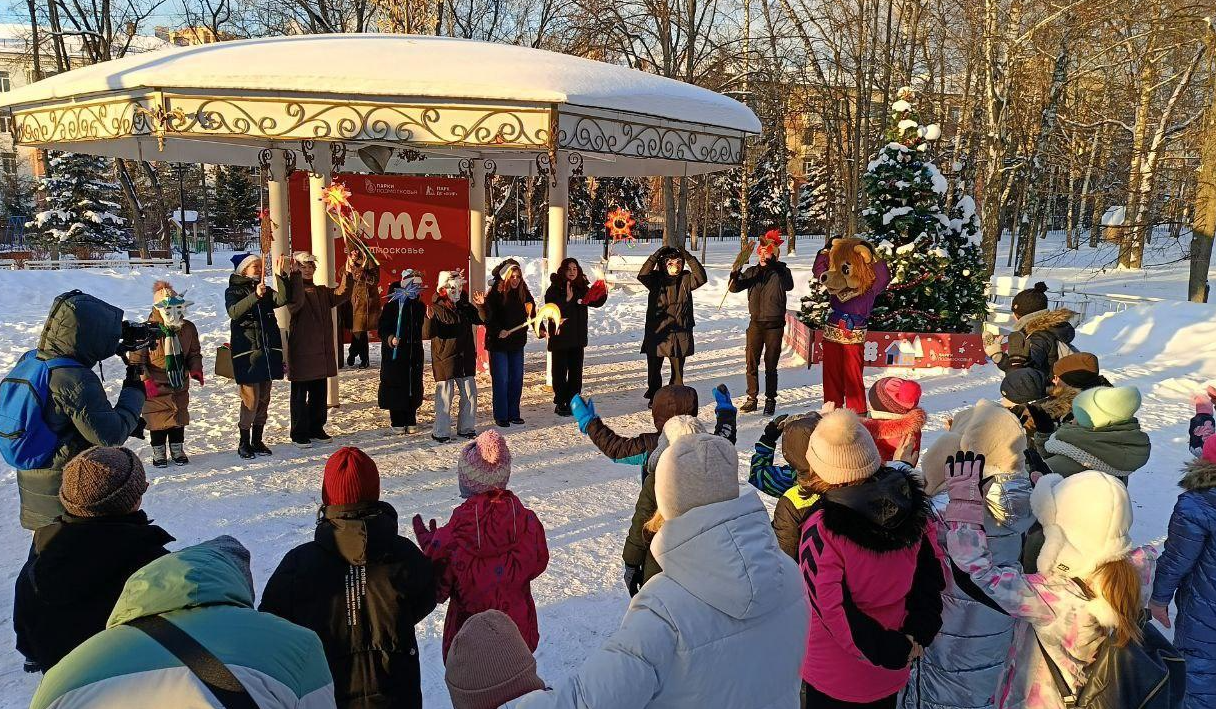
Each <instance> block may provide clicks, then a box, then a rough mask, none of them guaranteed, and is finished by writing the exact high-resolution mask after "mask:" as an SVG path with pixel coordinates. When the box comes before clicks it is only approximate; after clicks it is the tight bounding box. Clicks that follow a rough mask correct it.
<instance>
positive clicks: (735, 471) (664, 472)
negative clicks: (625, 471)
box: [654, 426, 739, 519]
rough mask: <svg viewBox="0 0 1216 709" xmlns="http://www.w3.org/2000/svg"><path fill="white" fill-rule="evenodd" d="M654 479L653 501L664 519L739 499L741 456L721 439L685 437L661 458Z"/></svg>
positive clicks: (718, 437)
mask: <svg viewBox="0 0 1216 709" xmlns="http://www.w3.org/2000/svg"><path fill="white" fill-rule="evenodd" d="M663 428H664V430H666V428H667V427H666V426H664V427H663ZM654 475H655V478H654V498H655V502H656V503H658V507H659V514H661V515H663V519H675V518H676V517H679V516H680V515H682V514H684V513H685V512H687V511H689V510H691V509H693V508H695V507H703V506H705V505H712V504H714V503H715V502H725V501H727V500H733V499H735V498H737V497H738V496H739V455H738V454H737V453H735V447H734V446H733V445H731V443H730V441H728V440H726V439H725V438H722V437H721V436H714V435H711V434H708V433H690V434H688V435H686V436H682V437H681V438H680V439H679V440H677V441H676V442H675V443H672V444H671V446H670V447H669V448H668V449H667V450H666V451H665V452H664V453H663V455H662V456H661V457H660V458H659V465H658V468H657V469H656V470H655V473H654Z"/></svg>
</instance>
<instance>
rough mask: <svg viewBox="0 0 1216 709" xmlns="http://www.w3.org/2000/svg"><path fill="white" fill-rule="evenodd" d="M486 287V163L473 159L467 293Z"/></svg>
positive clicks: (470, 185) (470, 187)
mask: <svg viewBox="0 0 1216 709" xmlns="http://www.w3.org/2000/svg"><path fill="white" fill-rule="evenodd" d="M485 289H486V164H485V161H484V160H481V159H477V160H474V161H473V175H472V177H471V179H470V180H469V293H470V294H472V293H473V291H484V290H485Z"/></svg>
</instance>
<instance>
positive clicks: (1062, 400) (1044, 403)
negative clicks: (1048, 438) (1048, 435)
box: [1035, 383, 1081, 421]
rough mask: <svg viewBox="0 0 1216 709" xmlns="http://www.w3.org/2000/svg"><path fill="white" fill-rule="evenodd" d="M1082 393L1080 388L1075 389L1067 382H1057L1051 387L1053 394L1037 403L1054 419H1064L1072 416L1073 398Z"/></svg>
mask: <svg viewBox="0 0 1216 709" xmlns="http://www.w3.org/2000/svg"><path fill="white" fill-rule="evenodd" d="M1080 393H1081V390H1080V389H1074V388H1073V387H1070V386H1068V385H1067V384H1063V383H1061V384H1056V385H1053V386H1052V387H1051V396H1049V397H1047V398H1046V399H1043V400H1041V401H1037V402H1035V403H1036V404H1037V405H1038V407H1039V408H1040V409H1042V410H1043V413H1045V414H1047V415H1048V416H1050V417H1051V418H1052V420H1054V421H1064V420H1067V419H1069V418H1071V417H1072V400H1073V399H1075V398H1077V394H1080Z"/></svg>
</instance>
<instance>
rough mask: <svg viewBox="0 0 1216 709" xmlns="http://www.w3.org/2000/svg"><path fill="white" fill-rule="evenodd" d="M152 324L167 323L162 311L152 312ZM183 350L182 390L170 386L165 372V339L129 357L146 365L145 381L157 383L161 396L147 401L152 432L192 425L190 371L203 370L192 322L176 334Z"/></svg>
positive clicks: (137, 362)
mask: <svg viewBox="0 0 1216 709" xmlns="http://www.w3.org/2000/svg"><path fill="white" fill-rule="evenodd" d="M148 319H149V320H151V321H152V322H157V323H161V322H164V320H163V318H161V315H160V313H159V312H157V311H155V310H153V311H152V315H150V316H149V317H148ZM177 341H178V343H179V345H180V346H181V348H182V354H181V356H182V361H183V362H184V363H185V365H186V367H185V372H184V374H185V375H186V378H185V379H184V380H183V381H182V387H181V388H180V389H174V388H173V387H171V386H169V374H168V372H166V371H165V340H164V339H161V340H160V341H159V342H157V343H156V347H155V348H153V349H152V350H151V351H148V350H137V351H135V352H132V353H131V354H130V356H129V359H130V360H131V364H142V365H143V366H144V380H145V381H146V380H149V379H151V380H152V381H154V382H156V387H157V389H158V393H157V395H156V396H154V397H152V398H150V399H148V400H147V401H145V402H144V411H143V416H144V421H147V422H148V430H149V431H163V430H165V429H169V428H178V427H181V426H188V425H190V377H189V374H190V372H201V371H203V352H202V349H201V348H200V346H199V338H198V328H196V327H195V326H194V323H192V322H190V321H189V320H185V321H183V322H182V326H181V328H180V329H179V330H178V333H177Z"/></svg>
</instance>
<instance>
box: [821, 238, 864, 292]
mask: <svg viewBox="0 0 1216 709" xmlns="http://www.w3.org/2000/svg"><path fill="white" fill-rule="evenodd" d="M876 259H877V256H876V255H875V253H874V247H873V246H871V245H870V243H869V242H867V241H863V240H861V239H836V240H835V241H833V242H832V245H831V247H830V248H829V250H828V270H826V271H824V272H823V273H822V274H820V276H819V282H820V283H822V284H823V287H824V288H826V289H827V291H828V293H829V294H831V295H832V296H834V297H835V298H836V299H837V300H840V301H841V302H844V301H847V300H851V299H853V298H856V297H857V296H859V295H861V294H862V293H865V292H866V291H868V290H870V288H871V287H872V286H873V285H874V261H875V260H876Z"/></svg>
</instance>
